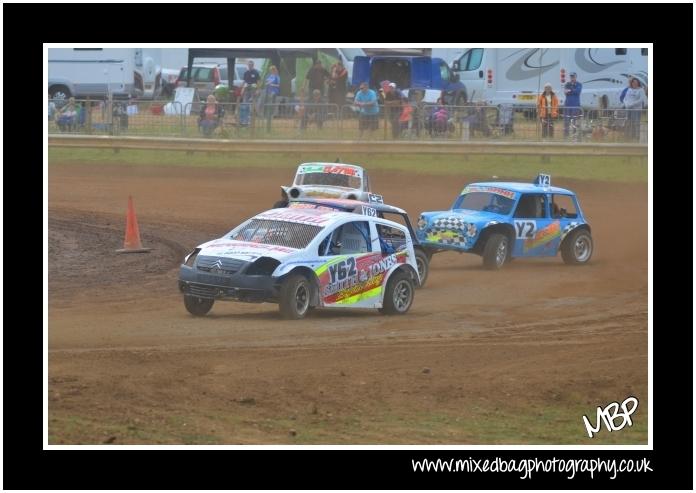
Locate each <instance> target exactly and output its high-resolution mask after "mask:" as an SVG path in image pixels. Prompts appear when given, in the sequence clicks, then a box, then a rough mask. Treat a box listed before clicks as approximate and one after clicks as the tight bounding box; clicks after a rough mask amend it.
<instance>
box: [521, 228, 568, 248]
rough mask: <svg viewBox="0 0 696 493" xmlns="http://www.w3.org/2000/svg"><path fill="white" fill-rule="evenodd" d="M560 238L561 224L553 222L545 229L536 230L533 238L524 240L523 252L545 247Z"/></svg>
mask: <svg viewBox="0 0 696 493" xmlns="http://www.w3.org/2000/svg"><path fill="white" fill-rule="evenodd" d="M560 236H561V222H560V221H554V222H552V223H551V224H549V225H548V226H546V227H545V228H541V229H538V230H537V232H536V235H535V236H534V237H533V238H529V239H526V240H524V251H525V252H527V251H529V250H532V249H534V248H537V247H540V246H543V245H546V244H548V243H550V242H551V241H552V240H554V239H555V238H559V237H560Z"/></svg>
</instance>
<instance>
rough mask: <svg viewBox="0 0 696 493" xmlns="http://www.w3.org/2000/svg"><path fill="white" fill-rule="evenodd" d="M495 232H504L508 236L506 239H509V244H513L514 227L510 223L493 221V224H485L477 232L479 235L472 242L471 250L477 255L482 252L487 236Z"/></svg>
mask: <svg viewBox="0 0 696 493" xmlns="http://www.w3.org/2000/svg"><path fill="white" fill-rule="evenodd" d="M495 233H500V234H504V235H505V236H507V237H508V240H509V241H510V245H511V246H512V245H514V243H515V229H514V228H513V227H512V226H511V225H510V224H505V223H493V224H490V223H489V224H487V225H486V226H485V227H484V228H483V229H482V230H481V232H480V233H479V237H478V239H477V240H476V243H475V244H474V247H473V248H472V250H473V251H474V252H475V253H478V254H479V255H480V254H482V253H483V249H484V247H485V246H486V241H488V237H489V236H490V235H492V234H495Z"/></svg>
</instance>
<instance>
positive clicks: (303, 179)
mask: <svg viewBox="0 0 696 493" xmlns="http://www.w3.org/2000/svg"><path fill="white" fill-rule="evenodd" d="M295 185H324V186H330V187H345V188H356V189H358V190H361V189H362V183H361V179H360V177H358V176H350V175H344V174H341V173H302V174H298V175H297V178H296V179H295Z"/></svg>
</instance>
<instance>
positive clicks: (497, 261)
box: [483, 233, 510, 270]
mask: <svg viewBox="0 0 696 493" xmlns="http://www.w3.org/2000/svg"><path fill="white" fill-rule="evenodd" d="M509 246H510V240H509V239H508V237H507V236H505V235H502V234H499V233H496V234H492V235H490V236H489V237H488V240H486V246H484V247H483V266H484V267H485V268H486V269H489V270H498V269H500V268H501V267H502V266H503V265H504V264H505V261H506V259H507V258H508V256H509V255H510V252H509Z"/></svg>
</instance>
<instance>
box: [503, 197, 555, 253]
mask: <svg viewBox="0 0 696 493" xmlns="http://www.w3.org/2000/svg"><path fill="white" fill-rule="evenodd" d="M513 226H514V228H515V247H514V249H513V256H514V257H545V256H553V255H556V252H557V251H558V246H559V244H560V241H561V231H562V228H561V223H560V221H559V220H558V219H556V218H551V217H550V216H549V195H548V194H546V193H524V194H522V196H521V197H520V200H519V201H518V202H517V207H516V208H515V212H514V214H513Z"/></svg>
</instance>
